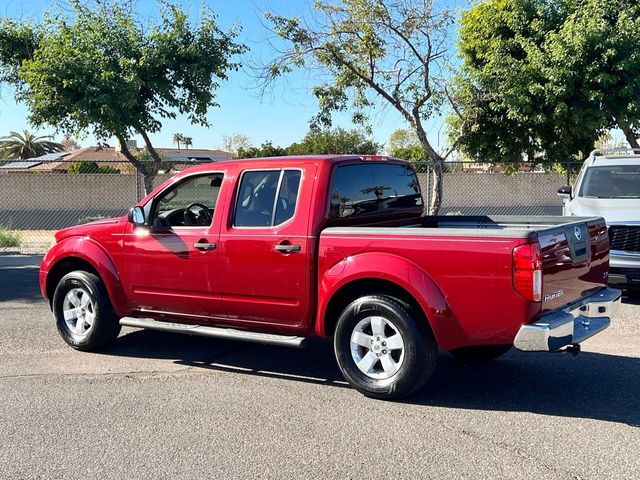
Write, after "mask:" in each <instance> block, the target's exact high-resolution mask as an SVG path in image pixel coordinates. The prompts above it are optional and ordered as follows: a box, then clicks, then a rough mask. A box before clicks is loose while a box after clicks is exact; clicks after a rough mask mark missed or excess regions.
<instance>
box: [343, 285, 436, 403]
mask: <svg viewBox="0 0 640 480" xmlns="http://www.w3.org/2000/svg"><path fill="white" fill-rule="evenodd" d="M420 321H422V318H419V317H418V316H417V315H415V312H413V311H412V310H411V308H410V307H409V306H408V305H407V304H405V303H403V302H401V301H400V300H398V299H396V298H394V297H390V296H386V295H370V296H365V297H361V298H359V299H357V300H355V301H354V302H352V303H351V304H349V305H348V306H347V308H345V310H344V311H343V312H342V314H341V315H340V318H339V319H338V323H337V326H336V332H335V338H334V349H335V354H336V359H337V361H338V366H339V367H340V370H341V371H342V374H343V375H344V377H345V379H346V380H347V381H348V382H349V383H350V384H351V386H352V387H353V388H355V389H356V390H358V391H359V392H361V393H363V394H364V395H367V396H369V397H373V398H380V399H388V400H390V399H395V398H400V397H402V396H405V395H408V394H409V393H411V392H413V391H415V390H417V389H419V388H420V387H422V386H423V385H424V384H425V383H426V381H427V380H428V379H429V377H430V376H431V374H432V373H433V370H434V368H435V364H436V359H437V353H438V348H437V345H436V342H435V339H434V338H433V334H432V333H431V331H430V330H429V328H428V327H427V326H425V325H424V324H421V325H420V324H419V323H417V322H420Z"/></svg>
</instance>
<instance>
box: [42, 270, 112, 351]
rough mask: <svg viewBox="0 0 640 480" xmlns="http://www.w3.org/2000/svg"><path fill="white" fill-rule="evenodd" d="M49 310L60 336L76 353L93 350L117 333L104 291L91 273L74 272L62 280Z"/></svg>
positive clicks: (97, 279)
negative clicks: (51, 308)
mask: <svg viewBox="0 0 640 480" xmlns="http://www.w3.org/2000/svg"><path fill="white" fill-rule="evenodd" d="M52 306H53V313H54V316H55V318H56V326H57V327H58V332H59V333H60V336H61V337H62V338H63V339H64V341H65V342H67V344H69V345H70V346H71V347H73V348H75V349H77V350H96V349H98V348H100V347H102V346H104V345H106V344H107V343H109V342H111V341H113V340H115V339H116V338H117V337H118V334H119V333H120V328H121V327H120V324H119V323H118V318H117V317H116V315H115V313H114V312H113V308H112V306H111V302H110V301H109V296H108V295H107V291H106V288H105V287H104V284H103V283H102V281H101V280H100V278H99V277H98V276H96V275H94V274H92V273H89V272H85V271H80V270H78V271H75V272H71V273H68V274H67V275H65V276H64V277H62V279H61V280H60V282H59V283H58V286H57V287H56V290H55V293H54V295H53V304H52Z"/></svg>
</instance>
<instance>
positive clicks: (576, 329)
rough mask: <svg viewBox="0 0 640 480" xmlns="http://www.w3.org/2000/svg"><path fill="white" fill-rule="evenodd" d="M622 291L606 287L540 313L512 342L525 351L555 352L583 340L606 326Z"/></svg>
mask: <svg viewBox="0 0 640 480" xmlns="http://www.w3.org/2000/svg"><path fill="white" fill-rule="evenodd" d="M621 295H622V292H620V290H618V289H616V288H605V289H602V290H600V291H599V292H597V293H595V294H593V295H590V296H588V297H585V298H582V299H580V300H578V301H577V302H574V303H572V304H570V305H568V306H567V307H565V308H563V309H561V310H556V311H554V312H550V313H547V314H545V315H542V316H541V317H540V319H538V321H536V322H534V323H531V324H527V325H523V326H522V327H521V328H520V330H519V331H518V334H517V335H516V338H515V340H514V342H513V344H514V346H515V347H516V348H517V349H518V350H523V351H525V352H555V351H558V350H561V349H562V348H564V347H568V346H570V345H577V344H579V343H581V342H584V341H585V340H586V339H588V338H590V337H592V336H594V335H595V334H597V333H600V332H601V331H602V330H604V329H605V328H607V327H608V326H609V324H610V323H611V316H612V315H613V313H614V311H615V309H616V307H617V306H618V304H619V303H620V297H621Z"/></svg>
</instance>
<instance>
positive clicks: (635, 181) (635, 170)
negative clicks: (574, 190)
mask: <svg viewBox="0 0 640 480" xmlns="http://www.w3.org/2000/svg"><path fill="white" fill-rule="evenodd" d="M580 196H581V197H591V198H640V165H615V166H607V167H590V168H588V169H587V172H586V174H585V176H584V182H582V187H581V189H580Z"/></svg>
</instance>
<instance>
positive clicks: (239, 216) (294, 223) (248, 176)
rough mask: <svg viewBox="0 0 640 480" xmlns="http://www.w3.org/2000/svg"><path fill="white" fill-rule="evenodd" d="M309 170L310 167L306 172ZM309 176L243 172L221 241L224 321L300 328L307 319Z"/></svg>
mask: <svg viewBox="0 0 640 480" xmlns="http://www.w3.org/2000/svg"><path fill="white" fill-rule="evenodd" d="M309 168H311V167H309ZM312 187H313V172H311V174H310V175H305V172H304V171H303V170H300V169H263V170H246V171H244V172H242V176H241V178H240V184H239V187H238V192H237V194H236V201H235V209H234V211H232V212H230V215H231V217H230V218H231V221H230V222H229V224H228V225H223V227H222V231H221V236H220V245H221V248H220V255H221V257H220V279H221V291H222V299H223V302H224V304H225V309H226V312H227V314H228V316H229V318H232V319H234V320H236V321H244V322H250V323H259V324H263V325H267V324H268V325H287V326H296V325H300V324H301V323H302V322H303V321H304V320H305V318H306V315H307V314H308V305H307V290H308V288H309V279H308V278H307V277H308V275H309V272H310V265H309V258H310V257H309V251H310V245H311V242H310V239H309V237H308V234H307V227H308V220H309V219H308V217H309V211H308V209H309V205H300V201H299V199H301V198H307V199H308V198H310V197H311V189H312Z"/></svg>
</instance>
